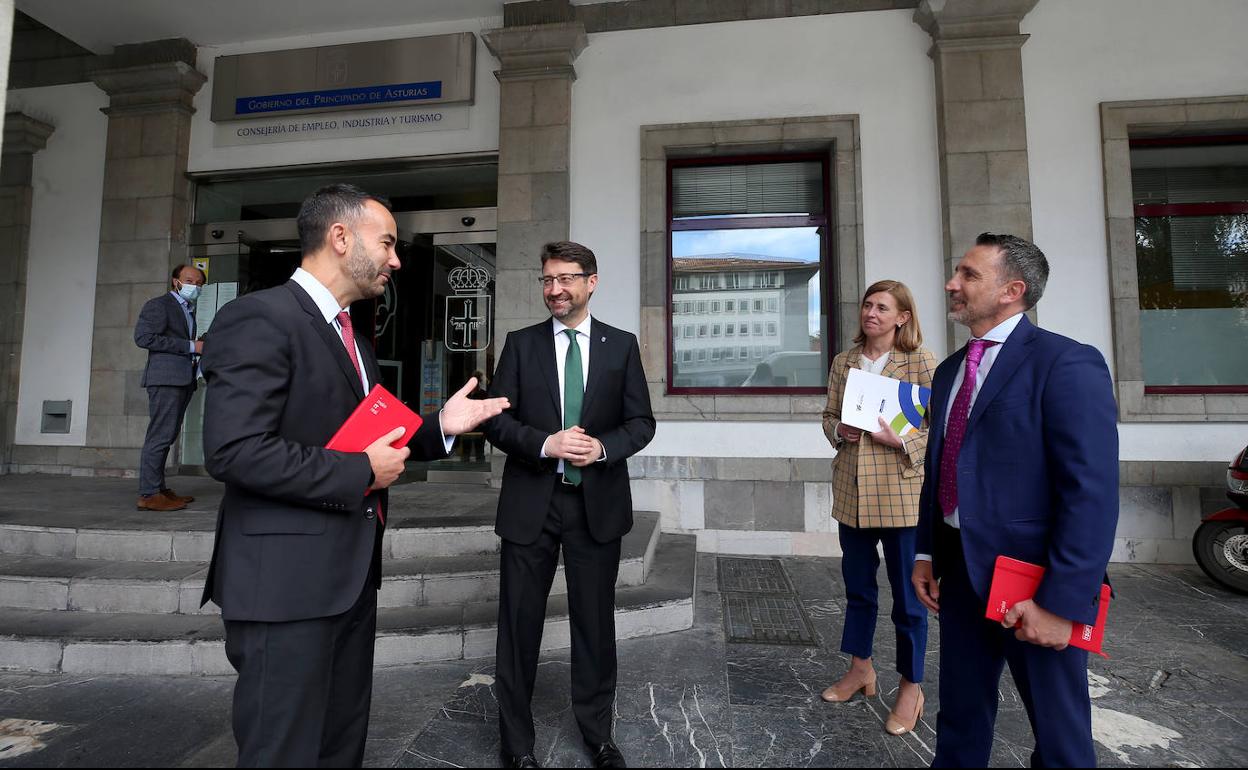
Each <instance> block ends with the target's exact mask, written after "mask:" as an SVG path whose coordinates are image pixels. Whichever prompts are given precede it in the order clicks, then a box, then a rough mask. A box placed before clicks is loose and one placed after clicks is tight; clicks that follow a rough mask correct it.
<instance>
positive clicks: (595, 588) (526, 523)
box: [486, 241, 655, 767]
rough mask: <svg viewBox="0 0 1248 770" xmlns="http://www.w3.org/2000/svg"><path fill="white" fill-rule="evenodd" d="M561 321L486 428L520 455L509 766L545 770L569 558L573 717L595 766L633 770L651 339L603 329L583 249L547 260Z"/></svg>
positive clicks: (508, 366)
mask: <svg viewBox="0 0 1248 770" xmlns="http://www.w3.org/2000/svg"><path fill="white" fill-rule="evenodd" d="M540 280H541V282H542V291H543V296H544V297H545V300H546V306H547V307H548V308H549V309H550V312H551V316H552V318H550V319H549V320H546V321H542V322H541V323H539V324H536V325H534V326H530V327H528V328H527V329H521V330H520V331H517V332H513V333H511V334H510V335H508V337H507V342H506V345H505V346H504V348H503V353H502V356H501V357H500V358H499V362H498V368H497V370H496V371H495V372H494V382H493V386H492V387H491V388H490V395H491V396H493V397H505V398H507V399H508V400H509V401H510V404H511V408H509V409H507V410H506V411H504V412H503V413H502V414H500V415H499V416H498V417H495V418H494V419H493V420H491V421H490V422H489V423H488V424H487V426H486V437H487V438H489V440H490V443H492V444H493V445H494V446H496V447H498V448H499V449H501V450H502V451H504V452H506V453H507V465H506V467H505V469H504V471H503V488H502V494H501V495H500V497H499V502H498V521H497V525H496V527H495V531H496V532H497V533H498V535H499V537H501V538H502V539H503V546H502V557H501V560H502V574H501V576H500V584H501V591H500V597H499V610H498V616H499V617H498V651H497V661H496V663H497V671H496V682H497V684H496V686H495V692H496V695H497V697H498V704H499V729H500V731H501V737H502V754H503V760H504V762H505V764H506V765H507V766H509V767H538V764H537V762H536V760H535V759H534V756H533V745H534V740H535V734H534V728H533V713H532V710H531V708H530V703H531V701H532V698H533V684H534V681H535V680H536V678H537V660H538V655H539V653H540V651H541V644H542V629H543V624H544V623H545V619H546V599H547V596H549V594H550V586H551V582H552V580H553V579H554V576H555V567H556V565H557V564H558V561H559V552H560V550H561V549H562V551H563V565H564V574H565V576H566V577H567V582H568V612H569V615H570V616H571V629H572V710H573V712H574V713H575V714H576V721H577V723H578V724H579V725H580V728H581V735H582V736H583V737H584V739H585V743H586V745H587V746H588V748H589V751H590V754H591V755H592V757H593V761H594V766H595V767H625V763H624V757H623V756H622V755H621V753H620V750H619V749H618V748H617V747H616V745H615V742H614V740H613V739H612V723H611V717H612V704H613V703H614V700H615V672H616V657H615V581H616V576H617V574H618V572H619V564H620V539H621V538H622V537H623V536H624V535H625V534H626V533H627V532H628V531H629V530H630V529H632V526H633V504H632V495H631V493H630V489H629V481H628V462H627V461H628V458H629V457H631V456H633V455H634V454H636V453H637V452H639V451H641V450H642V449H643V448H644V447H645V446H646V445H647V444H648V443H650V439H652V438H653V437H654V427H655V423H654V415H653V413H652V412H651V410H650V392H649V389H648V387H647V385H646V375H645V372H644V371H643V370H642V367H641V352H640V349H639V347H638V345H637V338H636V337H635V336H633V335H632V334H629V333H628V332H625V331H621V330H619V329H616V328H613V327H611V326H608V325H606V324H604V323H602V322H601V321H599V320H597V319H593V318H590V315H589V300H590V297H591V296H593V293H594V289H595V288H597V286H598V262H597V259H596V258H595V257H594V253H593V252H592V251H590V250H589V249H587V248H585V247H584V246H582V245H580V244H579V243H572V242H570V241H558V242H555V243H548V244H546V246H545V247H544V248H543V250H542V277H541V278H540Z"/></svg>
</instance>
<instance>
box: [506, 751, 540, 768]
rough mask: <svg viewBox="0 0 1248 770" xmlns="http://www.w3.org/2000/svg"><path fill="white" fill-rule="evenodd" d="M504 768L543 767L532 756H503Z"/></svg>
mask: <svg viewBox="0 0 1248 770" xmlns="http://www.w3.org/2000/svg"><path fill="white" fill-rule="evenodd" d="M503 767H541V765H539V764H537V760H536V759H534V758H533V755H532V754H525V755H523V756H519V757H518V756H515V755H514V754H503Z"/></svg>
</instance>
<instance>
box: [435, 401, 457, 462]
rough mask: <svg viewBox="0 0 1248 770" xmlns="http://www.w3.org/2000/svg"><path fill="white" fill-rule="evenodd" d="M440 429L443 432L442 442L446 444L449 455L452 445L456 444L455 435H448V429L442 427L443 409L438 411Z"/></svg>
mask: <svg viewBox="0 0 1248 770" xmlns="http://www.w3.org/2000/svg"><path fill="white" fill-rule="evenodd" d="M438 430H439V431H441V433H442V443H443V445H445V446H446V453H447V454H448V455H449V454H450V453H451V447H453V446H455V437H454V436H451V437H450V438H447V437H446V429H445V428H443V427H442V412H441V411H439V412H438Z"/></svg>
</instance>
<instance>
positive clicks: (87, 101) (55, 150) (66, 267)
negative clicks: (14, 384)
mask: <svg viewBox="0 0 1248 770" xmlns="http://www.w3.org/2000/svg"><path fill="white" fill-rule="evenodd" d="M106 106H108V97H107V96H105V95H104V92H102V91H100V89H98V88H96V87H95V86H94V85H92V84H91V83H79V84H75V85H67V86H50V87H47V88H30V89H21V90H14V91H9V92H8V109H10V110H20V111H22V112H25V113H26V114H28V115H30V116H31V117H34V118H38V119H39V120H42V121H44V122H46V123H50V124H52V125H53V126H55V127H56V130H55V131H54V132H53V133H52V136H51V137H50V138H49V139H48V146H47V147H46V148H45V149H43V150H41V151H39V152H38V153H37V154H36V155H35V164H34V200H33V203H32V207H31V216H30V252H29V253H30V258H29V267H28V269H27V272H26V281H27V283H26V320H25V327H24V329H23V333H22V369H21V383H20V386H19V390H18V403H17V443H19V444H42V445H61V446H83V445H85V444H86V438H87V397H88V395H89V394H90V390H91V336H92V327H93V324H94V321H95V276H96V265H97V261H98V257H99V249H100V201H101V199H102V198H103V196H104V154H105V144H106V141H107V135H108V118H106V117H105V116H104V114H103V113H101V112H100V109H101V108H102V107H106ZM65 399H69V400H72V401H73V402H74V404H73V418H72V422H71V426H70V433H68V434H42V433H40V432H39V423H40V413H41V411H42V409H43V402H44V400H52V401H60V400H65Z"/></svg>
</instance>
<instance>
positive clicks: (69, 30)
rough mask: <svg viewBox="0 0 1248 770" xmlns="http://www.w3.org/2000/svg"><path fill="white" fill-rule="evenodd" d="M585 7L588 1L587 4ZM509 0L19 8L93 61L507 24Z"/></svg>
mask: <svg viewBox="0 0 1248 770" xmlns="http://www.w3.org/2000/svg"><path fill="white" fill-rule="evenodd" d="M582 1H583V0H582ZM503 4H504V0H356V2H354V3H347V2H343V0H284V1H281V2H279V1H277V0H17V8H18V9H19V10H21V11H22V12H23V13H25V14H27V15H28V16H31V17H33V18H34V19H36V20H37V21H39V22H40V23H41V24H44V25H46V26H48V27H51V28H52V29H54V30H56V31H57V32H59V33H60V34H62V35H64V36H65V37H67V38H69V39H70V40H73V41H74V42H75V43H77V44H79V45H81V46H83V47H84V48H88V49H90V50H91V51H94V52H95V53H109V52H111V50H112V48H113V46H116V45H121V44H123V43H143V42H147V41H150V40H163V39H166V38H174V37H184V38H187V39H188V40H190V41H191V42H193V43H195V44H196V45H207V46H215V45H224V44H228V43H238V42H243V41H248V40H266V39H270V38H284V37H293V36H297V35H307V34H315V33H319V32H333V31H339V30H352V29H372V28H377V27H389V26H396V27H397V26H406V25H412V24H421V23H426V22H438V21H452V20H456V19H475V18H488V17H501V16H502V15H503Z"/></svg>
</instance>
